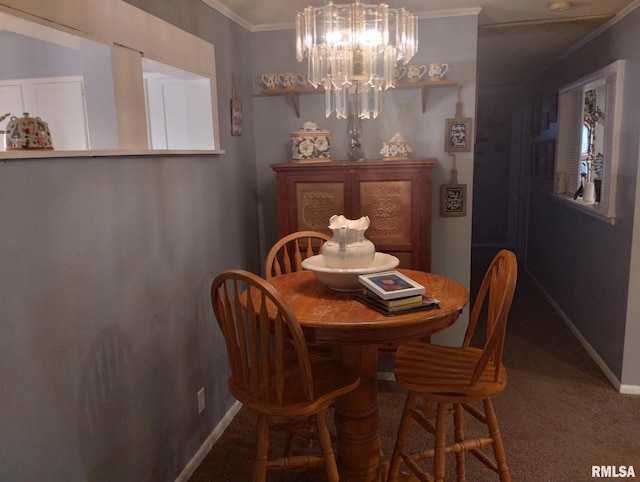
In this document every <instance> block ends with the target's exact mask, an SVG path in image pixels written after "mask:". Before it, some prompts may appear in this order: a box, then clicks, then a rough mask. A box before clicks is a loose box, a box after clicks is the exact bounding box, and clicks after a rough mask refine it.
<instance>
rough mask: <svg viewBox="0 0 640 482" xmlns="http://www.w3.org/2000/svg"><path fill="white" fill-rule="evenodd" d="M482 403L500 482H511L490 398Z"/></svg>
mask: <svg viewBox="0 0 640 482" xmlns="http://www.w3.org/2000/svg"><path fill="white" fill-rule="evenodd" d="M483 403H484V413H485V416H486V419H487V426H488V427H489V434H490V435H491V438H492V439H493V444H492V446H493V455H494V456H495V458H496V465H497V467H498V476H499V477H500V482H511V474H510V473H509V467H507V455H506V453H505V450H504V444H503V443H502V435H500V428H499V427H498V417H496V412H495V410H494V409H493V404H492V403H491V399H490V398H485V399H484V400H483Z"/></svg>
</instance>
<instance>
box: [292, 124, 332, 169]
mask: <svg viewBox="0 0 640 482" xmlns="http://www.w3.org/2000/svg"><path fill="white" fill-rule="evenodd" d="M330 138H331V133H330V132H329V131H323V130H320V129H318V126H317V125H316V124H315V123H314V122H305V123H304V124H303V126H302V129H300V130H297V131H295V132H292V133H291V152H292V160H293V162H312V161H330V160H331V153H330V150H329V147H330Z"/></svg>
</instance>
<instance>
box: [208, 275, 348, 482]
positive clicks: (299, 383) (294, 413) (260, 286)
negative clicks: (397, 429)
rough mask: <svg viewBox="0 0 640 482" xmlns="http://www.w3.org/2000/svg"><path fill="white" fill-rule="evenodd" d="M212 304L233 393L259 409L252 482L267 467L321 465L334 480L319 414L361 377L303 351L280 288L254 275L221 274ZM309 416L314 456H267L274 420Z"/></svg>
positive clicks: (335, 472) (335, 471) (259, 479)
mask: <svg viewBox="0 0 640 482" xmlns="http://www.w3.org/2000/svg"><path fill="white" fill-rule="evenodd" d="M211 302H212V304H213V310H214V312H215V315H216V319H217V321H218V325H219V326H220V329H221V330H222V334H223V335H224V339H225V343H226V346H227V355H228V358H229V365H230V367H231V377H230V378H229V390H230V391H231V394H232V395H233V396H234V397H235V398H237V399H238V400H239V401H240V402H242V403H243V404H244V405H246V406H247V407H248V408H250V409H252V410H254V411H255V412H256V413H257V414H258V423H257V430H256V455H255V459H254V461H253V478H252V480H253V482H263V481H265V480H266V475H267V470H285V469H290V468H299V467H312V466H319V465H320V466H322V465H324V466H325V469H326V472H327V478H328V480H329V481H331V482H337V481H338V479H339V478H338V469H337V465H336V460H335V455H334V452H333V447H332V444H331V437H330V435H329V430H328V428H327V421H326V418H325V411H326V409H327V407H329V405H331V402H332V401H333V400H334V398H335V397H337V396H340V395H344V394H345V393H348V392H350V391H351V390H353V389H355V388H356V387H358V385H359V384H360V377H359V375H358V374H356V373H354V372H353V371H352V370H350V369H348V368H347V367H345V366H344V365H342V364H340V363H338V362H336V361H334V360H333V359H331V358H327V357H321V356H316V355H311V354H309V351H308V349H307V344H306V342H305V338H304V334H303V332H302V329H301V328H300V324H299V323H298V320H297V319H296V317H295V315H294V314H293V312H292V311H291V310H290V308H289V306H288V305H287V303H286V302H285V301H284V299H282V297H281V296H280V294H279V293H278V291H276V290H275V289H274V288H273V286H271V285H270V284H269V283H268V282H267V281H266V280H264V279H262V278H260V277H259V276H257V275H255V274H253V273H249V272H247V271H241V270H229V271H225V272H224V273H222V274H220V275H219V276H217V277H216V279H215V280H214V281H213V284H212V286H211ZM309 417H312V418H313V419H314V422H315V425H316V427H315V428H316V433H317V434H318V439H319V441H320V449H321V450H320V452H321V453H320V455H317V456H314V455H300V456H291V457H289V456H283V457H280V458H273V459H271V460H269V459H268V452H269V429H270V425H271V422H272V420H276V419H277V420H285V421H296V420H299V419H303V420H307V419H308V418H309Z"/></svg>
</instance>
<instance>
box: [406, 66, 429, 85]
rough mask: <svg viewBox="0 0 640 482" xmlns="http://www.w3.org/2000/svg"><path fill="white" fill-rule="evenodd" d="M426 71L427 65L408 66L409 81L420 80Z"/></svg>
mask: <svg viewBox="0 0 640 482" xmlns="http://www.w3.org/2000/svg"><path fill="white" fill-rule="evenodd" d="M426 73H427V66H426V65H417V64H414V65H409V66H407V79H409V82H418V81H419V80H420V79H421V78H422V77H424V74H426Z"/></svg>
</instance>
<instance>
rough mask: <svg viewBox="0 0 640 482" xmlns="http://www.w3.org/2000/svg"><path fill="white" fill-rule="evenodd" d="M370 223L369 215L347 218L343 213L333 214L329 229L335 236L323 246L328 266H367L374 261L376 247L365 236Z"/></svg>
mask: <svg viewBox="0 0 640 482" xmlns="http://www.w3.org/2000/svg"><path fill="white" fill-rule="evenodd" d="M369 223H370V221H369V217H368V216H362V217H361V218H360V219H347V218H346V217H344V216H343V215H342V214H340V215H333V216H331V219H330V220H329V229H331V231H333V238H332V239H330V240H329V241H327V242H326V243H324V245H323V246H322V259H323V260H324V264H325V266H326V267H327V268H342V269H352V268H367V267H368V266H369V265H370V264H371V263H372V262H373V257H374V256H375V254H376V247H375V246H374V244H373V243H372V242H371V241H369V240H368V239H366V238H365V237H364V233H365V231H366V230H367V228H368V227H369Z"/></svg>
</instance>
